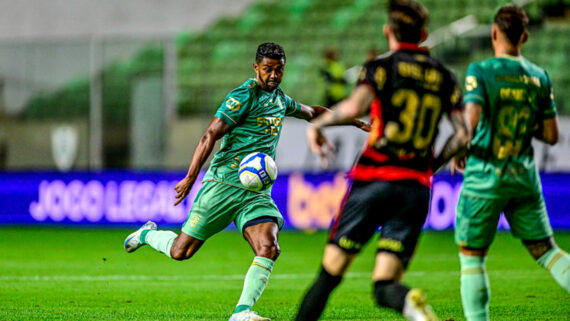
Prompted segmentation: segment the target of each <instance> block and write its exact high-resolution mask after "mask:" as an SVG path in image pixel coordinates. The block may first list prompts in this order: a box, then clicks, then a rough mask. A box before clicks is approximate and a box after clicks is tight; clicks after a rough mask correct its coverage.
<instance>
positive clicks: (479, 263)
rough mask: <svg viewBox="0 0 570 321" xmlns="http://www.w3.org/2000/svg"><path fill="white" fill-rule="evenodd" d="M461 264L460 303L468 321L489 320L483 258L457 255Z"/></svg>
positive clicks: (487, 288)
mask: <svg viewBox="0 0 570 321" xmlns="http://www.w3.org/2000/svg"><path fill="white" fill-rule="evenodd" d="M459 261H460V263H461V301H462V303H463V311H464V313H465V317H466V318H467V320H468V321H488V320H489V300H490V299H491V290H490V288H489V278H488V277H487V272H486V271H485V258H484V257H479V256H467V255H463V254H461V253H459Z"/></svg>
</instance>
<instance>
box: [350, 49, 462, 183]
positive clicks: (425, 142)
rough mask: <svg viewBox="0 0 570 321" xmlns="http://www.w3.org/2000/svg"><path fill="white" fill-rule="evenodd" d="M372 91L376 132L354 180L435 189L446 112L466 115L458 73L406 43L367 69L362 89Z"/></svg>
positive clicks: (365, 67)
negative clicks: (435, 150)
mask: <svg viewBox="0 0 570 321" xmlns="http://www.w3.org/2000/svg"><path fill="white" fill-rule="evenodd" d="M361 85H365V86H370V88H371V89H372V90H374V93H375V96H376V97H375V99H374V101H373V103H372V104H371V106H370V120H371V124H372V129H371V131H370V135H369V137H368V141H367V144H366V146H365V148H364V151H363V153H362V155H361V156H360V158H359V160H358V162H357V164H356V165H355V166H354V167H353V168H352V170H351V172H350V176H351V177H352V178H353V179H354V180H360V181H371V180H381V181H398V180H416V181H419V182H420V183H422V184H424V185H426V186H430V185H431V177H432V175H433V171H432V162H433V145H434V141H435V137H436V136H437V132H438V125H439V121H440V119H441V116H442V115H443V114H444V113H447V114H450V113H452V112H454V111H460V110H462V107H463V103H462V97H461V91H460V90H459V87H458V85H457V80H456V78H455V75H454V74H453V72H451V71H449V70H448V69H447V68H445V67H444V66H443V65H442V64H441V63H440V62H439V61H438V60H437V59H435V58H432V57H431V56H430V55H429V52H428V50H427V49H424V48H420V47H418V46H417V45H415V44H408V43H401V44H400V48H399V50H396V51H393V52H389V53H386V54H384V55H382V56H379V57H378V58H376V59H375V60H373V61H370V62H368V63H366V64H365V65H364V67H363V68H362V71H361V72H360V75H359V80H358V84H357V86H361Z"/></svg>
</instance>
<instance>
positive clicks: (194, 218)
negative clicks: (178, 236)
mask: <svg viewBox="0 0 570 321" xmlns="http://www.w3.org/2000/svg"><path fill="white" fill-rule="evenodd" d="M200 219H202V215H200V214H195V215H193V216H192V218H190V221H189V222H188V223H189V224H190V227H197V226H198V223H200Z"/></svg>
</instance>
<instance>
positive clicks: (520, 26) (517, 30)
mask: <svg viewBox="0 0 570 321" xmlns="http://www.w3.org/2000/svg"><path fill="white" fill-rule="evenodd" d="M493 22H494V23H495V24H496V25H497V26H498V27H499V29H500V30H501V32H503V33H504V34H505V36H507V38H508V39H509V41H510V42H511V44H512V45H514V46H516V45H517V44H518V43H519V40H520V39H521V36H522V34H523V33H524V32H525V31H526V26H528V15H527V14H526V12H525V11H524V10H523V9H522V8H521V7H517V6H516V5H514V4H511V3H509V4H506V5H504V6H502V7H501V8H500V9H499V11H498V12H497V14H496V15H495V20H494V21H493Z"/></svg>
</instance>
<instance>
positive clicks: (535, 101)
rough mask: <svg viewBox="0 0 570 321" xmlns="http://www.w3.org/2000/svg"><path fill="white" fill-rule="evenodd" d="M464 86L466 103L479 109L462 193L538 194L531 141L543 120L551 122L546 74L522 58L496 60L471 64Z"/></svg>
mask: <svg viewBox="0 0 570 321" xmlns="http://www.w3.org/2000/svg"><path fill="white" fill-rule="evenodd" d="M465 86H466V95H465V101H466V102H473V103H476V104H478V105H480V106H481V107H482V114H481V119H480V121H479V125H478V127H477V129H476V132H475V135H474V138H473V141H472V144H471V148H470V151H469V160H468V163H467V168H466V173H465V188H466V190H468V191H472V192H474V193H476V194H479V195H485V196H501V195H512V194H513V193H516V194H518V195H521V194H528V193H534V192H536V191H537V190H540V180H539V178H538V172H537V170H536V166H535V163H534V151H533V148H532V137H533V132H534V130H535V129H536V128H537V126H539V125H541V123H542V121H543V120H544V119H546V118H551V117H554V116H555V107H554V103H553V100H552V97H551V85H550V80H549V79H548V75H547V73H546V72H545V71H544V70H543V69H542V68H540V67H538V66H536V65H535V64H533V63H531V62H530V61H528V60H527V59H525V58H523V57H511V56H501V57H496V58H491V59H487V60H485V61H482V62H478V63H473V64H471V65H470V66H469V69H468V71H467V77H466V81H465Z"/></svg>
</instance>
